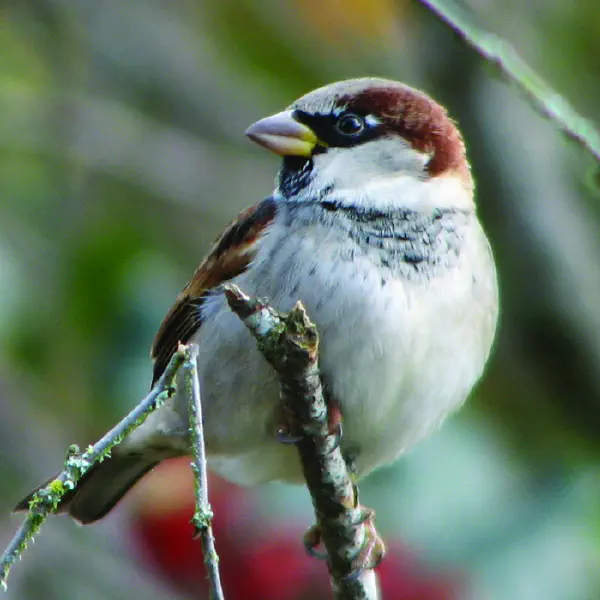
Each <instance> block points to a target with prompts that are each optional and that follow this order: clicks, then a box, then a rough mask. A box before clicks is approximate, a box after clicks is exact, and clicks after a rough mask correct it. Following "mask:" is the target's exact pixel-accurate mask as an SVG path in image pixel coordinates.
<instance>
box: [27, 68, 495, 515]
mask: <svg viewBox="0 0 600 600" xmlns="http://www.w3.org/2000/svg"><path fill="white" fill-rule="evenodd" d="M246 135H247V136H248V138H249V139H250V140H252V141H253V142H255V143H257V144H258V145H259V146H262V147H264V148H266V149H267V150H270V151H271V152H273V153H275V154H276V155H279V156H280V157H281V166H280V168H279V171H278V174H277V177H276V180H275V187H274V190H273V192H272V193H271V194H270V195H269V196H267V197H266V198H265V199H263V200H261V201H259V202H258V203H256V204H254V205H252V206H250V208H247V209H246V210H244V211H243V212H242V213H241V214H240V215H239V216H238V217H237V219H235V220H234V221H233V222H232V223H231V224H229V226H227V227H226V228H225V229H224V231H223V233H222V234H221V235H220V237H218V238H217V240H216V241H215V243H214V245H213V246H212V249H211V250H210V251H209V253H208V254H207V256H206V257H205V258H204V259H203V261H202V262H201V264H200V266H199V267H198V269H197V270H196V271H195V273H194V274H193V276H192V278H191V280H190V281H189V282H188V283H187V285H186V286H185V288H184V289H183V291H182V292H181V293H180V294H179V296H178V297H177V299H176V301H175V303H174V305H173V307H172V308H171V310H170V311H169V312H168V314H167V315H166V317H165V319H164V321H163V323H162V325H161V326H160V328H159V330H158V333H157V335H156V338H155V341H154V344H153V346H152V358H153V360H154V371H153V381H152V384H153V385H154V384H155V383H156V381H157V380H158V379H159V378H160V376H161V374H162V373H163V372H164V370H165V368H166V366H167V364H168V363H169V361H170V359H171V357H172V356H173V354H174V353H175V352H176V351H177V348H178V345H179V344H180V343H195V344H197V345H198V348H199V351H198V357H197V363H198V372H199V381H200V388H201V395H202V403H203V415H204V429H205V433H204V435H205V442H206V451H207V456H208V466H209V468H210V469H211V470H212V471H214V472H215V473H217V474H219V475H221V476H223V477H224V478H226V479H229V480H230V481H232V482H234V483H237V484H240V485H248V486H249V485H258V484H262V483H267V482H270V481H276V480H279V481H283V482H290V483H300V482H302V481H303V479H302V470H301V466H300V463H299V459H298V457H297V453H296V452H295V451H294V448H293V447H291V445H290V444H282V443H281V441H280V440H279V439H278V436H277V433H276V432H277V430H278V425H280V423H279V422H278V420H280V411H279V410H278V409H279V387H278V382H277V379H276V376H275V374H274V372H273V370H272V369H271V367H270V366H269V365H268V363H267V362H266V360H265V359H264V358H263V356H262V355H261V354H260V352H259V351H258V349H257V347H256V344H255V341H254V340H253V339H252V337H251V335H250V334H249V332H248V331H247V330H246V328H245V327H244V325H243V324H242V323H241V321H240V320H239V319H238V318H237V317H236V316H235V315H234V314H233V313H232V312H231V311H230V310H229V308H228V305H227V302H226V298H225V293H224V286H225V285H226V284H235V285H237V286H239V288H240V289H242V290H243V291H244V292H245V293H247V294H249V295H252V296H257V297H260V298H265V299H267V300H268V301H269V302H270V303H271V304H272V305H273V306H275V307H276V308H277V309H279V310H281V311H289V310H291V309H292V307H293V306H294V305H295V304H296V302H297V301H298V300H301V301H302V303H303V305H304V307H305V308H306V311H307V313H308V315H309V316H310V318H311V320H312V321H313V322H314V323H315V325H316V327H317V330H318V332H319V337H320V355H319V363H320V371H321V377H322V380H323V385H324V388H325V390H326V392H327V397H328V399H329V400H328V401H329V402H331V403H332V406H333V407H337V408H338V409H339V413H340V419H341V420H342V421H343V435H342V436H341V439H340V442H339V443H340V446H341V449H342V451H343V452H344V455H345V456H348V457H350V456H351V457H352V463H353V464H352V468H353V472H354V473H355V474H356V477H357V478H362V477H364V476H366V475H368V474H369V473H370V472H371V471H373V470H374V469H376V468H378V467H380V466H382V465H386V464H389V463H392V462H394V461H395V460H396V459H398V458H399V457H400V456H401V455H403V454H404V453H406V452H407V451H408V450H409V449H410V448H412V447H413V446H414V445H415V444H416V443H417V442H419V441H420V440H422V439H424V438H425V437H427V436H428V435H429V434H430V433H431V432H433V431H435V430H436V429H437V428H438V427H439V426H440V425H441V423H442V422H443V421H444V419H445V418H446V417H447V416H448V415H450V414H451V413H453V412H454V411H456V410H457V409H458V408H459V407H460V406H461V405H462V404H463V403H464V402H465V400H466V398H467V397H468V396H469V395H470V393H471V391H472V390H473V388H474V387H475V385H476V384H477V382H478V381H479V380H480V378H481V376H482V374H483V372H484V368H485V365H486V363H487V362H488V358H489V356H490V352H491V349H492V346H493V341H494V337H495V331H496V327H497V321H498V313H499V293H498V283H497V275H496V268H495V263H494V257H493V254H492V250H491V247H490V243H489V241H488V238H487V237H486V234H485V232H484V230H483V228H482V225H481V223H480V221H479V218H478V215H477V208H476V203H475V187H474V181H473V177H472V174H471V167H470V163H469V160H468V158H467V156H466V150H465V144H464V142H463V138H462V135H461V133H460V131H459V129H458V127H457V125H456V123H455V122H454V121H453V120H452V119H451V118H450V117H449V116H448V113H447V111H446V109H445V108H444V107H442V106H441V105H440V104H439V103H437V102H436V101H435V100H433V99H432V98H431V97H429V96H428V95H427V94H425V93H424V92H422V91H420V90H417V89H414V88H412V87H410V86H408V85H406V84H403V83H400V82H396V81H392V80H388V79H382V78H374V77H365V78H358V79H350V80H343V81H338V82H335V83H331V84H329V85H326V86H324V87H321V88H318V89H316V90H313V91H311V92H309V93H307V94H305V95H304V96H302V97H300V98H299V99H297V100H296V101H295V102H293V103H292V104H291V105H290V106H289V107H288V108H286V109H285V110H283V111H282V112H278V113H276V114H274V115H272V116H268V117H266V118H263V119H261V120H259V121H257V122H256V123H254V124H253V125H251V126H250V127H249V128H248V130H247V131H246ZM240 192H242V193H243V189H241V190H240ZM189 452H190V444H189V439H188V414H187V399H186V398H185V397H184V395H183V393H179V392H177V393H175V395H174V396H173V398H171V399H170V400H168V401H167V402H165V403H164V404H163V405H162V406H161V407H159V408H158V409H157V410H156V411H155V412H153V413H152V414H151V415H150V416H149V417H148V419H147V420H146V421H145V422H144V423H143V424H142V425H141V426H140V427H139V428H138V429H136V430H135V431H133V432H132V433H131V434H130V435H129V436H128V437H127V438H126V439H125V440H123V442H122V443H121V444H120V445H119V446H118V447H116V448H115V449H114V450H113V452H112V456H111V457H110V458H107V459H105V460H104V461H103V462H100V463H96V464H94V465H93V466H92V467H91V468H90V470H89V471H88V472H87V473H86V474H85V475H84V476H83V478H82V479H81V480H80V482H79V484H78V486H77V487H76V488H75V489H74V490H72V491H70V492H68V493H67V495H66V496H65V497H64V498H63V500H62V502H61V504H60V506H59V512H64V513H68V514H69V515H71V516H72V517H73V518H74V519H76V520H77V521H79V522H80V523H83V524H87V523H93V522H95V521H97V520H99V519H101V518H102V517H104V516H105V515H106V514H107V513H108V512H109V511H110V510H111V509H112V508H113V507H114V506H115V505H116V504H117V502H118V501H119V500H120V499H121V498H122V497H123V496H124V495H125V494H126V492H127V491H128V490H129V489H131V488H132V487H133V486H134V485H135V484H136V483H137V482H138V481H139V480H140V479H141V478H142V477H143V476H144V475H145V474H146V473H148V472H149V471H150V470H152V468H153V467H155V466H156V465H157V464H158V463H159V462H161V461H162V460H164V459H167V458H172V457H176V456H181V455H187V454H189ZM38 489H39V488H38ZM32 497H33V493H32V494H30V495H29V496H27V497H26V498H24V499H23V500H22V501H21V502H20V503H19V504H18V505H17V507H16V509H17V510H26V509H27V507H28V504H29V501H30V500H31V498H32Z"/></svg>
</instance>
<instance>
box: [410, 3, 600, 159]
mask: <svg viewBox="0 0 600 600" xmlns="http://www.w3.org/2000/svg"><path fill="white" fill-rule="evenodd" d="M420 2H421V4H423V5H424V6H426V7H427V8H428V9H429V10H430V11H431V12H433V13H434V14H435V15H436V16H437V17H438V18H439V19H441V20H442V21H443V22H444V23H445V24H446V25H448V26H449V27H450V28H451V29H453V30H454V31H455V32H456V33H457V34H458V35H459V36H460V37H461V38H462V39H463V40H464V42H465V43H466V44H467V45H469V46H471V48H473V49H474V50H475V51H476V52H477V53H478V54H480V55H481V56H483V57H484V58H485V59H486V60H488V61H489V62H491V63H492V64H494V65H496V66H497V67H498V68H499V69H500V71H501V72H502V73H503V74H504V75H505V76H506V78H507V79H509V80H510V81H511V82H513V83H515V84H516V85H517V86H518V87H519V88H520V89H521V91H522V92H523V93H524V94H525V96H526V97H527V99H528V100H529V101H530V102H531V104H532V105H533V107H534V108H535V109H536V110H537V111H538V112H539V113H541V114H542V115H543V116H544V117H546V118H548V119H550V120H551V121H554V122H555V123H557V124H558V126H559V127H560V128H561V129H562V131H563V132H564V133H565V134H566V135H567V136H568V137H570V138H571V139H573V140H575V141H576V142H577V143H578V144H579V145H580V146H582V147H583V148H584V149H585V150H587V151H588V152H589V153H590V154H591V155H592V156H593V157H594V158H595V159H596V160H597V161H599V162H600V133H599V132H598V130H597V129H596V128H595V127H594V125H593V124H592V122H591V121H589V120H588V119H584V118H583V117H581V116H580V115H579V114H578V113H577V112H576V111H575V109H574V108H573V107H572V106H571V105H570V104H569V103H568V102H567V100H565V99H564V98H563V97H562V96H561V95H559V94H558V93H556V92H555V91H554V90H553V89H552V88H551V87H550V86H549V85H548V84H547V83H546V82H545V81H544V80H543V79H542V78H541V77H540V76H539V75H538V74H537V73H536V72H535V71H534V70H533V69H532V68H531V67H529V65H527V64H526V63H525V62H524V61H523V59H521V57H520V56H519V55H518V54H517V53H516V51H515V50H514V48H513V47H512V46H511V45H510V44H509V43H508V42H507V41H506V40H504V39H502V38H500V37H499V36H497V35H495V34H492V33H489V32H487V31H484V30H483V29H481V28H479V27H477V26H475V25H474V24H473V23H472V22H470V20H469V19H468V18H467V17H466V16H465V13H464V11H462V10H461V9H459V8H458V7H457V6H456V5H454V4H453V3H450V2H446V1H444V0H420Z"/></svg>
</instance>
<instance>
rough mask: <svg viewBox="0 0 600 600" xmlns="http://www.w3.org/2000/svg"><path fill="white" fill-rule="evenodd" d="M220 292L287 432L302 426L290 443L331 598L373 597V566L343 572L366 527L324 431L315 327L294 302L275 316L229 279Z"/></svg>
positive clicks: (324, 407) (362, 540)
mask: <svg viewBox="0 0 600 600" xmlns="http://www.w3.org/2000/svg"><path fill="white" fill-rule="evenodd" d="M225 295H226V297H227V301H228V302H229V306H230V308H231V309H232V310H233V312H235V313H236V314H237V315H238V317H239V318H240V319H241V320H242V322H243V323H244V324H245V325H246V327H247V328H248V329H249V330H250V332H251V333H252V335H253V336H254V337H255V338H256V340H257V343H258V348H259V350H260V351H261V352H262V354H263V355H264V357H265V358H266V359H267V360H268V361H269V362H270V363H271V365H272V366H273V368H274V369H275V371H276V373H277V375H278V377H279V381H280V387H281V401H282V405H283V409H284V411H285V414H286V417H287V419H288V420H289V421H290V423H291V424H292V425H293V428H294V432H296V431H298V432H301V433H302V435H301V439H300V440H299V441H298V443H297V448H298V452H299V455H300V460H301V462H302V468H303V471H304V477H305V479H306V484H307V487H308V489H309V492H310V495H311V497H312V501H313V505H314V507H315V513H316V517H317V524H318V525H319V526H320V528H321V531H322V538H323V544H324V546H325V548H326V550H327V555H328V563H329V569H330V573H331V579H332V587H333V590H334V596H335V598H336V600H358V599H360V600H376V599H377V598H379V591H378V585H377V577H376V575H375V571H374V570H373V569H364V570H362V571H359V572H358V573H357V574H356V577H348V575H349V574H351V573H352V572H353V569H354V565H353V561H354V559H355V558H356V556H357V555H358V554H359V553H361V552H362V551H363V549H364V545H365V541H366V536H367V535H368V532H367V528H366V526H365V524H364V523H362V522H361V515H362V512H361V509H360V507H359V505H358V499H357V497H356V489H355V487H354V485H353V484H352V481H351V479H350V476H349V473H348V469H347V466H346V463H345V461H344V458H343V456H342V453H341V451H340V448H339V447H338V443H337V440H336V436H335V435H332V434H331V433H330V431H329V425H328V414H327V404H326V402H325V398H324V396H323V389H322V386H321V379H320V374H319V369H318V365H317V358H318V336H317V331H316V328H315V326H314V325H313V324H312V323H311V322H310V320H309V319H308V316H307V315H306V312H305V310H304V308H303V307H302V305H301V304H300V303H298V304H297V305H296V306H295V307H294V309H293V310H292V311H291V312H290V313H289V314H288V315H281V314H279V313H278V312H276V311H275V310H274V309H273V308H272V307H270V306H269V305H268V304H266V303H264V302H262V301H260V300H258V299H255V298H250V297H249V296H246V295H245V294H244V293H243V292H241V291H240V290H239V288H237V287H236V286H234V285H228V286H225ZM274 568H276V567H274Z"/></svg>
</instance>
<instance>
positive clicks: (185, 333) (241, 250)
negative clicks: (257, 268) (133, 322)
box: [152, 198, 277, 385]
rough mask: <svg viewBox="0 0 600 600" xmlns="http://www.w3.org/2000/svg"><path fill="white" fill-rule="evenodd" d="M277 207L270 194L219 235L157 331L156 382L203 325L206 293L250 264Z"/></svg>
mask: <svg viewBox="0 0 600 600" xmlns="http://www.w3.org/2000/svg"><path fill="white" fill-rule="evenodd" d="M276 210H277V208H276V203H275V201H274V200H273V199H272V198H267V199H266V200H263V201H262V202H259V203H258V204H255V205H254V206H251V207H250V208H247V209H246V210H245V211H243V212H242V213H241V214H240V215H239V216H238V218H237V219H236V220H235V221H233V222H232V223H230V224H229V226H228V227H227V228H226V229H225V231H223V233H222V234H221V235H220V236H219V238H217V240H216V241H215V243H214V245H213V247H212V249H211V251H210V252H209V254H208V255H207V256H206V257H205V258H204V260H203V261H202V262H201V263H200V266H199V267H198V268H197V269H196V272H195V273H194V276H193V277H192V279H191V280H190V281H189V282H188V284H187V285H186V286H185V288H184V290H183V292H181V294H179V297H178V298H177V301H176V302H175V304H174V305H173V307H172V308H171V310H170V311H169V312H168V314H167V316H166V317H165V319H164V321H163V322H162V325H161V326H160V329H159V330H158V333H157V334H156V338H155V339H154V344H153V345H152V358H153V359H154V375H153V378H152V385H154V384H155V383H156V381H157V379H158V378H159V377H160V376H161V375H162V373H163V371H164V370H165V368H166V366H167V365H168V364H169V361H170V360H171V357H172V356H173V354H174V352H175V351H176V350H177V346H178V344H179V343H180V342H182V343H186V342H188V341H189V340H190V339H191V337H192V336H193V335H194V333H196V331H198V329H199V328H200V326H201V325H202V304H203V302H204V299H205V298H206V295H207V294H208V293H209V292H210V291H211V290H213V289H214V288H216V287H218V286H219V285H221V284H222V283H225V282H226V281H229V280H231V279H233V278H234V277H236V276H237V275H240V274H241V273H243V272H244V271H245V270H246V269H247V268H248V265H249V264H250V263H251V262H252V259H253V258H254V256H255V254H256V241H257V240H258V238H260V236H261V235H262V234H263V233H264V231H265V229H266V228H267V227H268V225H269V224H270V223H271V222H272V221H273V219H274V218H275V213H276Z"/></svg>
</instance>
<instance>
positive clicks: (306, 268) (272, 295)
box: [196, 227, 497, 484]
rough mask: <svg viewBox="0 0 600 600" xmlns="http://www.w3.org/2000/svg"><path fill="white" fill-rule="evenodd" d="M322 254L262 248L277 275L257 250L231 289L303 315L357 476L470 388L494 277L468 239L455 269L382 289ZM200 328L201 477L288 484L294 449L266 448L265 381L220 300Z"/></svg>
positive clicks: (300, 239)
mask: <svg viewBox="0 0 600 600" xmlns="http://www.w3.org/2000/svg"><path fill="white" fill-rule="evenodd" d="M470 238H472V239H470ZM329 242H330V240H328V239H326V238H323V237H319V236H315V237H312V236H310V235H309V236H307V235H302V236H294V235H289V236H288V237H287V238H286V239H285V240H282V239H280V240H279V241H278V242H277V240H271V243H273V244H274V245H275V244H276V243H278V244H279V245H278V260H277V263H276V264H278V265H279V272H275V269H274V266H273V264H275V263H274V262H273V260H272V257H271V256H270V255H269V253H268V248H266V249H265V250H264V251H263V252H261V255H262V261H263V262H262V263H261V262H260V259H259V261H258V263H257V267H258V268H257V269H256V270H252V271H251V272H248V273H246V274H244V275H242V276H240V277H239V278H238V279H237V280H236V283H237V284H238V285H240V287H241V288H242V289H243V290H244V291H246V292H247V293H250V294H257V295H259V296H262V297H266V298H268V299H269V300H270V301H271V303H272V304H273V306H275V307H276V308H278V309H280V310H284V311H285V310H289V309H290V308H291V307H292V306H293V305H294V303H295V302H296V301H297V300H302V302H303V303H304V304H305V306H306V308H307V311H308V314H309V316H310V317H311V319H312V320H313V321H314V322H315V323H316V325H317V327H318V330H319V333H320V336H321V355H320V366H321V371H322V375H323V378H324V381H325V382H326V384H327V386H328V388H329V390H330V391H331V393H332V395H333V397H334V398H335V399H336V400H337V401H338V402H339V403H340V405H341V409H342V414H343V425H344V438H343V440H342V448H343V449H345V450H352V451H357V452H358V459H357V464H356V466H357V469H358V472H359V473H360V474H361V475H364V474H366V473H368V472H369V471H371V470H372V469H373V468H375V467H377V466H379V465H381V464H384V463H388V462H391V461H393V460H394V459H395V458H396V457H397V456H399V455H400V454H401V453H402V452H404V451H405V450H406V449H407V448H409V447H410V446H412V445H413V444H414V443H416V442H417V441H418V440H419V439H421V438H423V437H424V436H425V435H427V434H428V433H429V432H430V431H432V430H433V429H434V428H436V427H437V426H438V425H439V424H440V423H441V422H442V420H443V419H444V417H445V416H446V415H447V414H448V413H450V412H451V411H452V410H454V409H456V408H457V407H459V406H460V405H461V404H462V403H463V402H464V400H465V399H466V397H467V396H468V394H469V392H470V391H471V389H472V387H473V386H474V385H475V383H476V382H477V380H478V379H479V377H480V376H481V373H482V371H483V367H484V365H485V362H486V360H487V357H488V354H489V350H490V347H491V344H492V340H493V335H494V329H495V323H496V318H497V290H496V280H495V273H494V270H493V264H492V262H491V254H490V252H489V247H488V245H487V241H486V240H485V237H484V236H483V232H481V231H480V230H479V228H478V227H477V228H476V229H474V231H473V232H472V235H470V236H469V239H466V240H465V242H464V243H465V248H463V252H462V256H463V258H461V260H460V261H459V264H458V265H457V266H456V267H453V268H451V269H448V270H447V271H446V272H444V273H443V274H442V275H439V276H436V277H434V278H432V279H422V280H420V281H407V280H405V279H401V278H398V279H393V278H387V280H386V283H385V285H382V283H381V272H380V271H379V270H378V269H376V268H375V267H374V265H373V264H372V263H371V262H370V261H369V260H368V259H367V258H365V257H362V258H360V259H357V260H353V261H347V260H345V261H343V260H342V261H340V260H338V258H339V252H340V248H339V243H337V241H335V240H331V243H329ZM282 281H285V284H284V285H281V282H282ZM205 316H206V319H205V322H204V324H203V326H202V327H201V329H200V331H199V333H198V336H197V338H196V341H198V342H199V344H200V348H201V354H200V357H199V367H200V370H201V376H202V393H203V404H204V406H205V409H204V411H205V422H206V436H207V444H208V452H209V464H210V466H211V468H212V469H213V470H215V471H217V472H219V473H220V474H221V475H223V476H225V477H227V478H229V479H231V480H233V481H236V482H238V483H241V484H254V483H259V482H263V481H269V480H273V479H280V480H287V481H298V480H300V479H301V473H300V468H299V465H298V462H297V458H296V451H295V449H294V448H292V447H289V446H284V445H282V444H280V443H279V442H277V441H276V437H275V430H276V425H277V424H276V423H275V421H274V413H275V408H276V406H277V403H278V398H279V393H278V386H277V382H276V380H275V377H274V375H273V373H272V370H271V369H270V367H269V366H268V365H267V364H266V363H265V361H264V359H262V357H261V356H260V355H259V354H258V352H257V350H256V346H255V342H254V340H253V339H252V338H251V337H250V335H249V334H248V333H247V332H246V330H245V329H244V327H243V326H242V325H241V323H239V321H238V320H237V318H236V317H235V316H234V315H232V314H231V313H230V311H229V310H228V308H227V307H226V306H225V303H224V300H223V298H222V297H220V296H215V297H213V298H211V299H210V300H209V301H208V302H207V304H206V307H205Z"/></svg>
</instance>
